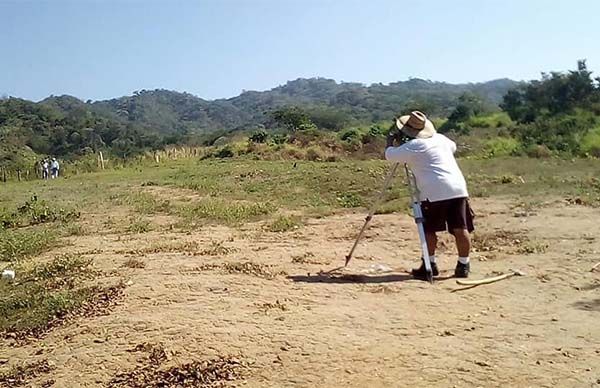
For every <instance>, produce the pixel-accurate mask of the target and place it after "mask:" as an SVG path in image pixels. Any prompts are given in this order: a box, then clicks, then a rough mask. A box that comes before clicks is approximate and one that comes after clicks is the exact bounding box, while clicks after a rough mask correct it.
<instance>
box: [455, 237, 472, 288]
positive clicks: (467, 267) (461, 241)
mask: <svg viewBox="0 0 600 388" xmlns="http://www.w3.org/2000/svg"><path fill="white" fill-rule="evenodd" d="M452 233H453V234H454V239H455V240H456V250H457V251H458V263H456V269H455V270H454V276H456V277H457V278H466V277H468V276H469V272H470V271H471V264H470V262H469V261H470V259H469V254H470V253H471V236H470V235H469V231H468V230H467V229H452Z"/></svg>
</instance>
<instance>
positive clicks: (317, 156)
mask: <svg viewBox="0 0 600 388" xmlns="http://www.w3.org/2000/svg"><path fill="white" fill-rule="evenodd" d="M305 158H306V160H310V161H311V162H317V161H322V160H324V156H323V152H322V151H321V150H320V149H318V148H317V147H310V148H309V149H307V150H306V154H305Z"/></svg>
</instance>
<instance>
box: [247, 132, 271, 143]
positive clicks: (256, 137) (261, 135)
mask: <svg viewBox="0 0 600 388" xmlns="http://www.w3.org/2000/svg"><path fill="white" fill-rule="evenodd" d="M268 137H269V134H268V133H267V131H265V130H264V129H258V130H256V131H254V132H253V133H252V134H251V135H250V137H249V140H250V141H251V142H252V143H265V142H266V141H267V139H268Z"/></svg>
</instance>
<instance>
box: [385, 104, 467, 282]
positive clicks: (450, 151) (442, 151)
mask: <svg viewBox="0 0 600 388" xmlns="http://www.w3.org/2000/svg"><path fill="white" fill-rule="evenodd" d="M396 126H397V128H398V130H400V131H402V132H403V133H404V134H406V135H408V136H409V137H410V138H411V140H409V141H408V142H406V143H404V144H402V145H400V146H399V147H394V140H396V137H397V135H398V132H397V131H390V135H389V136H388V142H387V147H386V150H385V158H386V159H387V160H391V161H394V162H398V163H406V164H407V165H408V167H409V168H410V169H411V170H412V172H413V173H414V175H415V178H416V181H417V188H418V189H419V193H420V200H421V201H422V202H421V206H422V209H423V217H424V219H425V222H424V225H423V226H424V227H425V237H426V239H427V248H428V250H429V255H430V256H429V260H430V261H431V269H432V272H433V276H437V275H438V268H437V264H436V257H435V249H436V247H437V241H438V239H437V233H438V232H442V231H445V230H447V231H448V232H450V233H451V234H453V235H454V239H455V242H456V248H457V251H458V252H457V253H458V262H457V263H456V268H455V270H454V276H455V277H457V278H466V277H468V276H469V272H470V270H471V265H470V262H469V253H470V251H471V237H470V233H471V232H473V230H474V227H473V216H474V214H473V211H472V210H471V206H470V205H469V194H468V192H467V183H466V182H465V178H464V176H463V174H462V172H461V171H460V168H459V167H458V164H457V163H456V159H454V153H455V152H456V143H454V142H453V141H452V140H450V139H448V138H447V137H446V136H444V135H442V134H439V133H437V132H436V130H435V127H434V125H433V123H432V122H431V121H429V120H428V119H427V116H425V114H423V113H422V112H419V111H414V112H411V114H410V115H407V116H402V117H400V118H398V119H397V120H396ZM422 260H423V258H422ZM412 275H413V277H415V278H417V279H423V280H425V279H426V278H427V272H426V270H425V266H424V264H421V267H419V268H416V269H413V271H412Z"/></svg>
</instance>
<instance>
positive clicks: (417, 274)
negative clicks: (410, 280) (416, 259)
mask: <svg viewBox="0 0 600 388" xmlns="http://www.w3.org/2000/svg"><path fill="white" fill-rule="evenodd" d="M431 273H432V275H433V276H438V275H439V274H440V272H439V271H438V267H437V264H436V263H431ZM411 274H412V276H413V277H414V278H415V279H419V280H429V279H427V270H426V269H425V263H423V259H421V266H420V267H419V268H415V269H413V270H412V271H411Z"/></svg>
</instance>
